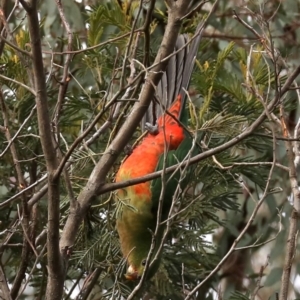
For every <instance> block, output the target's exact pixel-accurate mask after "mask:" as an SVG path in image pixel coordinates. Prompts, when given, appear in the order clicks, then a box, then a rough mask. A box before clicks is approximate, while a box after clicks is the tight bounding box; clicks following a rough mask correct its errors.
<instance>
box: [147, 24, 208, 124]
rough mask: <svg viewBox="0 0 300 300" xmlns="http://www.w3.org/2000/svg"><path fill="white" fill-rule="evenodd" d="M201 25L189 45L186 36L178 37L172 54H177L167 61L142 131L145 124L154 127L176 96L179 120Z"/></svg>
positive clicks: (197, 46) (199, 38)
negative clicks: (179, 99)
mask: <svg viewBox="0 0 300 300" xmlns="http://www.w3.org/2000/svg"><path fill="white" fill-rule="evenodd" d="M202 25H203V24H202V23H200V24H199V25H198V26H197V29H196V35H195V36H194V38H193V40H192V42H191V44H190V45H187V43H188V41H189V37H188V36H187V35H186V34H182V35H179V36H178V38H177V41H176V46H175V49H174V52H177V51H178V52H177V53H176V54H174V55H173V56H171V58H170V59H169V63H168V67H167V70H166V72H164V74H163V76H162V79H161V81H160V82H159V84H158V86H157V89H156V99H155V100H153V101H152V102H151V104H150V106H149V109H148V111H147V112H146V114H145V116H144V118H143V121H142V130H145V124H146V123H150V124H153V125H155V123H156V121H157V119H158V118H159V116H161V115H163V114H164V113H165V110H166V109H167V108H168V107H170V106H171V105H172V103H173V102H174V101H175V102H176V100H177V96H178V95H181V99H182V101H181V107H180V109H179V113H178V114H176V117H177V118H178V119H181V113H182V110H183V107H184V106H185V99H186V90H187V89H188V87H189V84H190V79H191V75H192V72H193V68H194V64H195V59H196V55H197V52H198V48H199V44H200V40H201V33H202V30H201V28H202ZM180 49H181V50H180ZM179 50H180V51H179Z"/></svg>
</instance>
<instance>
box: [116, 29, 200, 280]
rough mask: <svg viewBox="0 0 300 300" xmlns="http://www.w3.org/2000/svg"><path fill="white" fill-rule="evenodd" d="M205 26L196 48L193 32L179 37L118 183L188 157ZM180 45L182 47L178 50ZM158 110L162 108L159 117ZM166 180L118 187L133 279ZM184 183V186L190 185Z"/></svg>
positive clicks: (168, 197)
mask: <svg viewBox="0 0 300 300" xmlns="http://www.w3.org/2000/svg"><path fill="white" fill-rule="evenodd" d="M200 25H201V24H199V25H198V27H197V29H196V35H195V37H194V39H193V40H192V41H191V43H190V47H185V48H183V49H181V48H182V47H183V46H184V45H186V43H187V42H188V36H187V35H183V34H181V35H179V36H178V38H177V41H176V46H175V51H177V53H176V54H174V55H173V56H172V57H171V58H170V60H169V62H168V66H167V69H166V72H164V74H163V76H162V79H161V81H160V83H159V84H158V86H157V89H156V99H157V100H158V101H159V102H160V104H161V105H157V103H155V101H152V102H151V104H150V107H149V109H148V110H147V112H146V114H145V116H144V119H143V121H142V125H141V127H142V128H143V129H147V130H148V132H147V133H146V135H145V136H144V138H143V139H142V140H141V141H140V142H139V144H138V145H137V146H136V147H135V148H134V149H133V150H132V152H131V154H130V155H129V156H128V157H127V158H126V159H125V160H124V161H123V162H122V163H121V165H120V168H119V170H118V172H117V174H116V179H115V181H116V182H122V181H127V180H130V179H133V178H139V177H142V176H144V175H147V174H150V173H153V172H154V171H157V170H161V169H162V168H163V167H164V161H165V162H167V165H168V166H170V165H175V164H177V163H178V161H182V160H183V159H184V158H185V156H186V155H187V153H188V152H189V151H190V149H191V147H192V146H191V138H190V137H189V135H188V134H187V132H186V129H185V128H184V127H185V126H182V124H184V123H187V118H186V115H187V114H186V113H185V112H186V109H185V102H186V90H187V89H188V86H189V82H190V78H191V74H192V71H193V68H194V62H195V59H196V54H197V52H198V48H199V44H200V39H201V33H202V30H201V28H202V27H201V26H200ZM179 49H181V50H180V51H178V50H179ZM155 105H156V107H155ZM162 106H163V108H162ZM166 110H167V111H166ZM153 112H155V113H156V117H157V120H155V116H153V114H154V113H153ZM148 121H150V122H152V123H155V122H156V125H154V126H153V125H151V123H149V122H148ZM165 155H167V158H165ZM177 173H179V172H177ZM177 175H178V174H177ZM179 175H180V174H179ZM178 179H179V176H177V177H176V176H174V178H172V180H170V181H169V182H168V183H167V185H166V187H165V191H164V192H165V193H164V198H163V202H162V205H161V206H162V209H161V214H160V222H163V221H165V220H166V219H167V218H168V215H169V212H170V208H171V204H172V198H173V194H174V192H175V190H176V186H177V185H178ZM184 181H185V182H184ZM186 181H188V180H187V178H186V180H183V181H182V182H181V184H182V185H187V182H186ZM162 184H163V183H162V179H161V178H158V179H156V180H152V181H148V182H143V183H139V184H135V185H132V186H128V187H125V188H122V189H119V190H118V191H117V192H116V201H117V203H118V204H119V210H118V212H117V217H116V229H117V232H118V235H119V239H120V246H121V251H122V254H123V257H124V258H125V260H126V261H127V264H128V268H127V272H126V274H125V277H126V279H128V280H131V281H134V280H138V279H140V278H141V277H142V275H143V272H144V270H145V265H146V262H147V257H148V253H149V250H150V248H151V244H152V240H153V233H154V232H155V229H156V224H157V217H158V209H159V199H160V194H161V188H162ZM181 188H182V189H184V186H181ZM164 229H165V225H161V226H159V229H158V232H157V235H156V236H155V243H154V245H155V246H154V251H153V255H155V254H156V252H157V251H158V248H159V246H160V244H161V240H162V238H163V234H164ZM160 256H161V255H158V259H157V260H155V261H153V262H152V263H151V264H150V267H149V268H147V274H145V275H146V276H147V279H150V278H151V277H152V276H153V275H154V274H155V273H156V272H157V270H158V268H159V265H160ZM152 257H154V256H152Z"/></svg>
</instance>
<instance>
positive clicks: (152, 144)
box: [116, 95, 184, 201]
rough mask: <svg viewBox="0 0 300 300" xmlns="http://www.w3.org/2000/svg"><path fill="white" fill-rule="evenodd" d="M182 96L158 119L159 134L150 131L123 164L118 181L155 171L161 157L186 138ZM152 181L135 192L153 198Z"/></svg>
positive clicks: (137, 187)
mask: <svg viewBox="0 0 300 300" xmlns="http://www.w3.org/2000/svg"><path fill="white" fill-rule="evenodd" d="M181 101H182V99H181V96H180V95H179V96H178V97H177V99H176V101H175V102H174V103H173V105H172V106H171V107H170V108H169V109H168V112H169V114H167V113H165V114H163V115H162V116H160V117H159V118H158V120H157V125H158V130H159V132H158V134H156V135H153V134H150V133H148V134H147V135H146V137H145V138H144V139H143V140H142V142H141V143H140V144H139V145H138V146H137V147H136V148H135V149H134V150H133V152H132V153H131V155H130V156H129V157H128V158H127V159H126V160H125V161H124V162H123V164H122V165H121V167H120V169H119V171H118V173H117V176H116V182H120V181H124V180H126V179H132V178H138V177H142V176H144V175H147V174H150V173H152V172H154V171H155V169H156V166H157V163H158V160H159V157H160V155H161V154H162V153H164V152H165V151H168V150H175V149H177V147H178V146H179V145H180V143H181V142H182V141H183V139H184V130H183V128H182V126H181V125H180V124H179V123H178V121H177V119H178V117H179V112H180V109H181ZM149 185H150V182H145V183H140V184H137V185H134V186H133V189H134V192H135V193H136V194H137V195H138V194H144V195H149V201H150V200H151V195H150V189H149Z"/></svg>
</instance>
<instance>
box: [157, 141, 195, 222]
mask: <svg viewBox="0 0 300 300" xmlns="http://www.w3.org/2000/svg"><path fill="white" fill-rule="evenodd" d="M199 148H200V147H199V146H198V145H197V144H194V142H193V138H192V137H191V136H186V138H185V139H184V140H183V141H182V143H181V144H180V145H179V147H178V148H177V149H176V150H172V151H169V152H168V153H167V154H166V155H161V156H160V159H159V162H158V164H157V167H156V171H159V170H162V169H163V168H164V167H165V168H168V167H171V166H174V165H177V164H178V163H180V162H182V161H184V160H189V159H190V158H191V157H193V156H195V155H196V154H198V153H199V152H200V149H199ZM194 172H195V167H194V166H192V165H191V166H188V167H187V168H186V167H181V168H179V169H178V170H176V172H175V173H174V172H171V173H169V174H166V175H165V180H164V196H163V206H162V220H164V219H166V218H167V217H168V214H169V210H170V207H171V204H172V199H173V196H174V193H175V191H176V188H177V186H178V185H179V186H180V191H181V192H182V191H184V189H185V188H186V187H187V185H188V183H189V182H190V180H191V176H192V175H193V174H194ZM162 188H163V181H162V178H161V177H159V178H156V179H154V180H153V181H152V182H151V193H152V211H153V212H157V208H158V206H159V199H160V196H161V191H162Z"/></svg>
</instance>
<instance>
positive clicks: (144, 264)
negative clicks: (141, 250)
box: [142, 259, 147, 267]
mask: <svg viewBox="0 0 300 300" xmlns="http://www.w3.org/2000/svg"><path fill="white" fill-rule="evenodd" d="M146 262H147V261H146V259H144V260H143V261H142V266H143V267H145V266H146Z"/></svg>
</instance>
